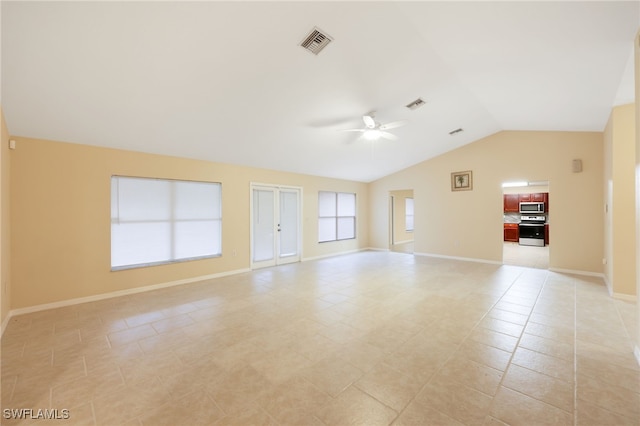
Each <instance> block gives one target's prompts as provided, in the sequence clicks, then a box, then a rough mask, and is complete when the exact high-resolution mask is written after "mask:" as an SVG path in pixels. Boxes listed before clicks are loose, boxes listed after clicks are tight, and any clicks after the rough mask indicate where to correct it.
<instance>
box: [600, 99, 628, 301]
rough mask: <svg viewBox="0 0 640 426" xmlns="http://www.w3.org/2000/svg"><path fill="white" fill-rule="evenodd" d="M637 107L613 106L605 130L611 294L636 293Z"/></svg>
mask: <svg viewBox="0 0 640 426" xmlns="http://www.w3.org/2000/svg"><path fill="white" fill-rule="evenodd" d="M635 156H636V147H635V107H634V105H633V104H630V105H624V106H618V107H615V108H613V110H612V111H611V116H610V117H609V121H608V123H607V126H606V128H605V131H604V177H605V179H604V188H603V189H604V194H605V195H604V197H605V203H606V209H605V213H604V214H605V220H604V233H605V258H606V259H607V265H606V266H605V278H606V281H607V286H608V287H609V291H610V292H611V293H612V294H621V295H635V294H636V282H635V276H636V263H635V259H636V242H635V235H636V232H635V228H636V223H635V222H636V218H635Z"/></svg>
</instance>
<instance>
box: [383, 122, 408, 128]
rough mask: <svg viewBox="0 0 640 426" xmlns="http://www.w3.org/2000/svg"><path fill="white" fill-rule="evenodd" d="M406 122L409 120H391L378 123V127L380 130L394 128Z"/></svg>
mask: <svg viewBox="0 0 640 426" xmlns="http://www.w3.org/2000/svg"><path fill="white" fill-rule="evenodd" d="M407 123H409V120H399V121H392V122H391V123H387V124H382V125H380V127H379V128H380V130H388V129H395V128H396V127H401V126H405V125H407Z"/></svg>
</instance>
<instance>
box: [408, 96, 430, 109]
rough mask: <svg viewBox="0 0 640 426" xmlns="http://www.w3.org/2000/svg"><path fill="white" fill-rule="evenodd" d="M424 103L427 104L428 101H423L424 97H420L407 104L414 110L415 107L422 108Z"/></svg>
mask: <svg viewBox="0 0 640 426" xmlns="http://www.w3.org/2000/svg"><path fill="white" fill-rule="evenodd" d="M424 104H426V102H425V101H423V100H422V98H418V99H416V100H415V101H413V102H411V103H410V104H408V105H406V107H407V108H409V109H411V110H414V109H418V108H420V107H421V106H422V105H424Z"/></svg>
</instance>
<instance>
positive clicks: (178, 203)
mask: <svg viewBox="0 0 640 426" xmlns="http://www.w3.org/2000/svg"><path fill="white" fill-rule="evenodd" d="M221 211H222V209H221V185H220V184H219V183H210V182H190V181H181V180H166V179H149V178H134V177H124V176H112V177H111V269H112V270H119V269H127V268H133V267H141V266H150V265H157V264H163V263H171V262H176V261H182V260H192V259H199V258H205V257H214V256H220V255H221V254H222V238H221V236H222V214H221Z"/></svg>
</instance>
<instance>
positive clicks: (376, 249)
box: [360, 247, 391, 251]
mask: <svg viewBox="0 0 640 426" xmlns="http://www.w3.org/2000/svg"><path fill="white" fill-rule="evenodd" d="M367 250H371V251H391V250H389V249H388V248H378V247H367V248H363V249H361V250H360V251H367Z"/></svg>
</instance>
